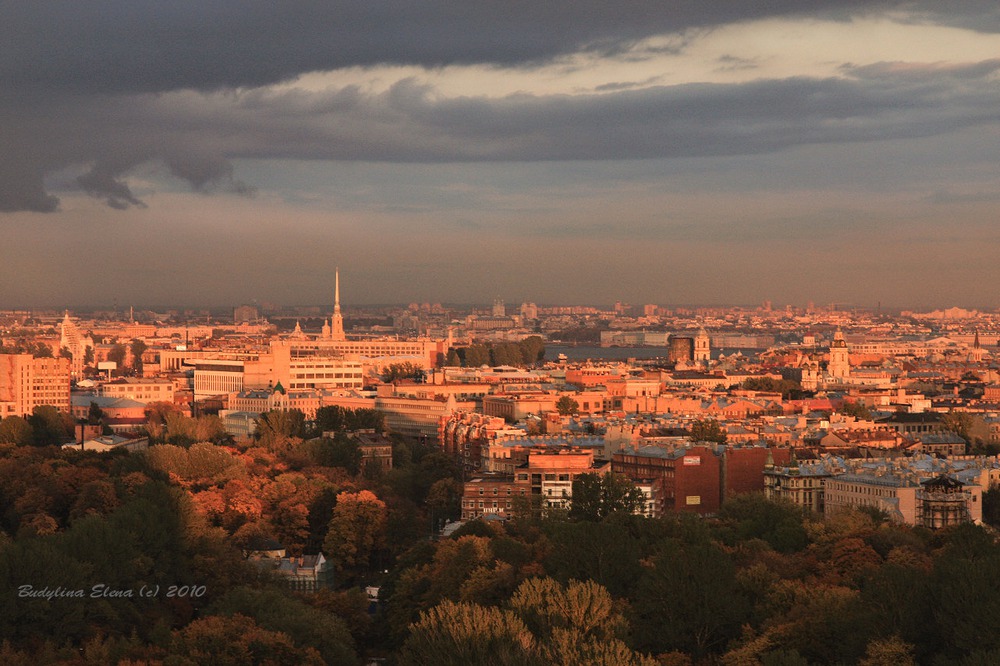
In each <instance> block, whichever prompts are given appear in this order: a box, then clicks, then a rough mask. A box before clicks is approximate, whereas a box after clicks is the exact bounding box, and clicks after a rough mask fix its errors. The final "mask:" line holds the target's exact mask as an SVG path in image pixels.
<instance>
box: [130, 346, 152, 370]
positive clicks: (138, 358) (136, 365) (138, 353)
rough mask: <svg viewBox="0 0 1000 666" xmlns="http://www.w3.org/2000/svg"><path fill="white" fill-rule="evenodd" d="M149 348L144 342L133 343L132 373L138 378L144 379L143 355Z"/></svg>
mask: <svg viewBox="0 0 1000 666" xmlns="http://www.w3.org/2000/svg"><path fill="white" fill-rule="evenodd" d="M148 348H149V347H148V346H147V345H146V343H145V342H143V341H142V340H139V339H136V340H133V341H132V346H131V353H132V372H134V373H135V374H136V376H137V377H142V355H143V353H144V352H145V351H146V350H147V349H148Z"/></svg>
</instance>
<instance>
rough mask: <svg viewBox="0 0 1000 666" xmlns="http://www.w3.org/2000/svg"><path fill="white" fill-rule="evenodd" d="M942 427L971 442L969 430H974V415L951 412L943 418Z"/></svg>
mask: <svg viewBox="0 0 1000 666" xmlns="http://www.w3.org/2000/svg"><path fill="white" fill-rule="evenodd" d="M941 425H942V426H944V429H945V430H950V431H951V432H953V433H955V434H956V435H958V436H959V437H961V438H962V439H964V440H965V441H967V442H968V441H969V440H970V437H969V430H970V429H971V428H972V414H970V413H969V412H956V411H955V410H950V411H949V412H948V413H947V414H945V415H943V416H942V417H941Z"/></svg>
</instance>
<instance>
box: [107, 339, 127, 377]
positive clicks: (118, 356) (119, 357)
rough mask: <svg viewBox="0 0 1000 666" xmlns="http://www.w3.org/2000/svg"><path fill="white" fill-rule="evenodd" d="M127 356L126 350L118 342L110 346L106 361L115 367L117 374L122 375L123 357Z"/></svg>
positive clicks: (123, 367) (123, 368)
mask: <svg viewBox="0 0 1000 666" xmlns="http://www.w3.org/2000/svg"><path fill="white" fill-rule="evenodd" d="M126 356H128V349H127V348H126V347H125V345H123V344H122V343H120V342H116V343H115V344H113V345H111V349H109V350H108V360H109V361H112V362H114V363H115V364H116V365H117V370H116V371H115V372H116V373H117V374H122V372H124V370H125V357H126Z"/></svg>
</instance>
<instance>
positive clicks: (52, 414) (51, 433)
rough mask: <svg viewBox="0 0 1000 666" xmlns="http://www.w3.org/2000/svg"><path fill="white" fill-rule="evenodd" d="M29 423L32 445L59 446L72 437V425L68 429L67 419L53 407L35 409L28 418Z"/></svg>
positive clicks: (46, 406)
mask: <svg viewBox="0 0 1000 666" xmlns="http://www.w3.org/2000/svg"><path fill="white" fill-rule="evenodd" d="M67 416H68V415H67ZM28 423H29V424H30V425H31V431H32V436H33V438H32V443H33V444H34V445H35V446H58V445H60V444H62V443H63V442H65V441H66V440H67V439H68V438H69V437H70V433H71V429H72V424H69V427H67V423H66V419H64V418H63V415H62V414H61V413H60V412H59V410H58V409H56V408H55V407H53V406H51V405H39V406H37V407H35V408H34V409H33V410H32V411H31V416H29V417H28Z"/></svg>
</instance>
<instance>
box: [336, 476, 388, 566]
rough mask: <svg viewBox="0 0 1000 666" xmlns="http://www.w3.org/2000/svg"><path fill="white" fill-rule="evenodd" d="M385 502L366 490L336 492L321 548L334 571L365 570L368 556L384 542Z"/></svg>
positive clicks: (368, 559)
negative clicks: (331, 515) (335, 569)
mask: <svg viewBox="0 0 1000 666" xmlns="http://www.w3.org/2000/svg"><path fill="white" fill-rule="evenodd" d="M385 526H386V508H385V502H383V501H382V500H380V499H379V498H378V497H376V496H375V494H374V493H372V492H371V491H368V490H362V491H359V492H357V493H349V492H342V493H340V494H339V495H337V505H336V506H334V507H333V517H331V518H330V526H329V530H328V531H327V533H326V540H325V541H324V542H323V549H324V552H326V554H327V556H328V557H329V558H330V560H331V561H332V562H333V563H334V566H335V567H336V568H337V570H338V573H341V574H347V575H348V576H351V575H352V574H353V575H359V574H363V573H364V572H366V571H367V569H368V566H369V564H370V562H371V557H372V555H373V554H374V553H375V551H376V550H378V549H379V548H381V547H382V546H383V545H384V543H385Z"/></svg>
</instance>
